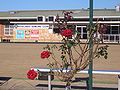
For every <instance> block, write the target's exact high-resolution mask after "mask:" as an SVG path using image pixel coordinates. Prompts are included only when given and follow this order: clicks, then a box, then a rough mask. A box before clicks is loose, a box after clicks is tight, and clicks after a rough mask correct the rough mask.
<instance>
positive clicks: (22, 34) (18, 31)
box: [16, 30, 25, 39]
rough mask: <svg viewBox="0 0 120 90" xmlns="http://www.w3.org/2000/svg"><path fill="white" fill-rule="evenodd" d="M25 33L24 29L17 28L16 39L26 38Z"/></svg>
mask: <svg viewBox="0 0 120 90" xmlns="http://www.w3.org/2000/svg"><path fill="white" fill-rule="evenodd" d="M24 38H25V33H24V30H16V39H24Z"/></svg>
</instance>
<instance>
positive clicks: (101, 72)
mask: <svg viewBox="0 0 120 90" xmlns="http://www.w3.org/2000/svg"><path fill="white" fill-rule="evenodd" d="M31 69H34V70H35V71H38V70H39V71H41V72H50V71H51V69H47V68H46V69H43V68H31ZM54 71H56V70H55V69H54ZM65 71H66V70H65ZM78 73H88V70H83V71H80V72H78ZM92 73H93V74H109V75H118V90H120V71H111V70H93V71H92ZM48 90H51V75H50V74H49V75H48Z"/></svg>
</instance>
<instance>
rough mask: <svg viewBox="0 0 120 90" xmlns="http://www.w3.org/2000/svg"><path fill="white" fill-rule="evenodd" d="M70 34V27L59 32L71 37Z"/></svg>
mask: <svg viewBox="0 0 120 90" xmlns="http://www.w3.org/2000/svg"><path fill="white" fill-rule="evenodd" d="M72 34H73V33H72V30H70V29H65V30H63V31H62V32H61V35H62V36H65V37H72Z"/></svg>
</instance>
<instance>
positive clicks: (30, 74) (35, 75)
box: [27, 70, 37, 80]
mask: <svg viewBox="0 0 120 90" xmlns="http://www.w3.org/2000/svg"><path fill="white" fill-rule="evenodd" d="M27 77H28V78H29V79H31V80H34V79H35V78H36V77H37V72H35V71H34V70H29V71H28V73H27Z"/></svg>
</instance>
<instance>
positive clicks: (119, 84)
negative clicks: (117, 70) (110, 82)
mask: <svg viewBox="0 0 120 90" xmlns="http://www.w3.org/2000/svg"><path fill="white" fill-rule="evenodd" d="M118 90H120V75H118Z"/></svg>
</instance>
